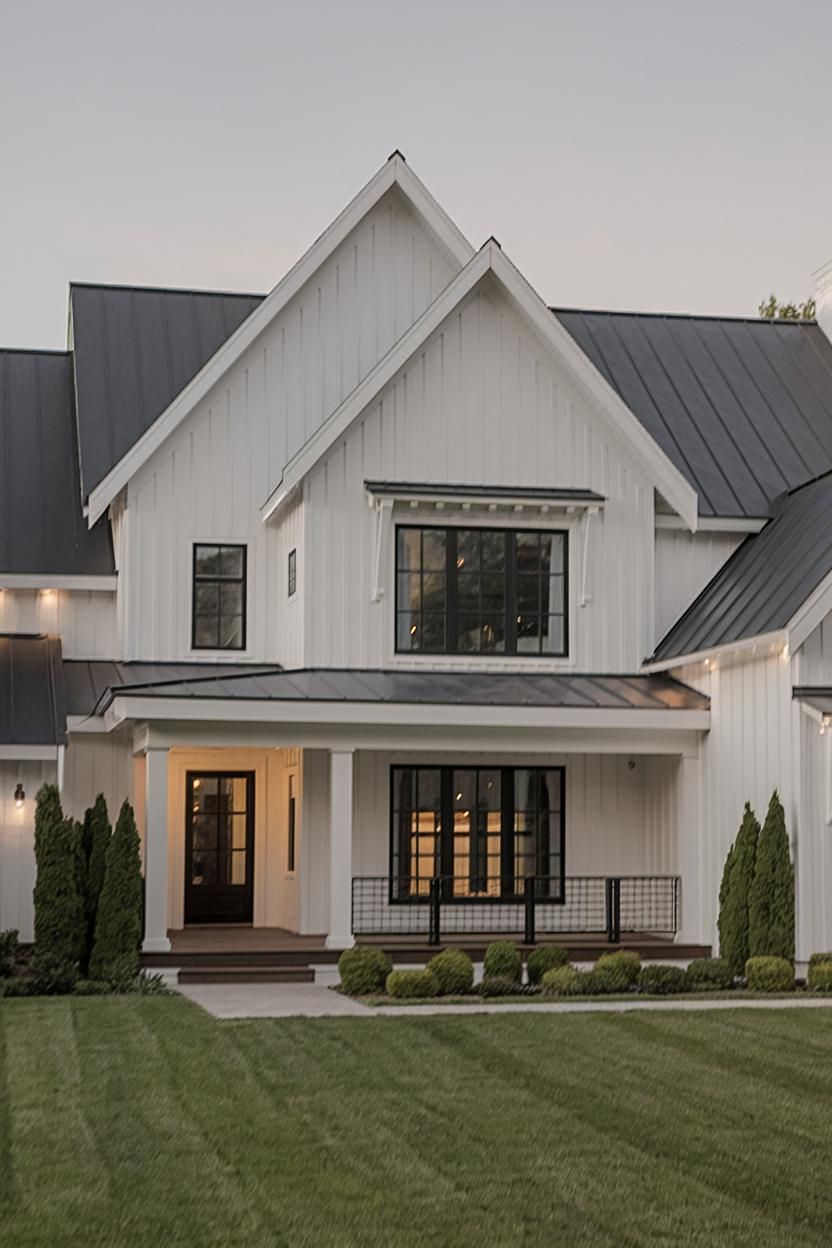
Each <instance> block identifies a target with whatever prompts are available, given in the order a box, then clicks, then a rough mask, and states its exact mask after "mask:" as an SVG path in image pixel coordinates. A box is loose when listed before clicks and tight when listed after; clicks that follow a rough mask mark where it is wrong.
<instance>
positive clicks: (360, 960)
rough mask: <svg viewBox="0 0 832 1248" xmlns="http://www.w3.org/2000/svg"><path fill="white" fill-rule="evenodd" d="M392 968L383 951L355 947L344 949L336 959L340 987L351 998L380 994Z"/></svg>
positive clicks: (367, 947)
mask: <svg viewBox="0 0 832 1248" xmlns="http://www.w3.org/2000/svg"><path fill="white" fill-rule="evenodd" d="M392 969H393V966H392V963H391V962H390V959H389V958H388V956H387V954H386V953H385V952H384V950H383V949H373V948H371V947H370V946H368V945H355V947H354V948H352V949H345V950H344V952H343V953H342V954H341V956H340V958H339V959H338V973H339V974H340V976H341V987H342V988H343V990H344V992H346V993H348V994H349V996H351V997H363V996H364V995H365V994H366V993H368V992H382V991H383V989H384V985H385V983H386V981H387V976H388V975H389V974H390V972H391V971H392Z"/></svg>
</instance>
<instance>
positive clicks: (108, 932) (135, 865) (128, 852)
mask: <svg viewBox="0 0 832 1248" xmlns="http://www.w3.org/2000/svg"><path fill="white" fill-rule="evenodd" d="M141 933H142V874H141V857H140V852H139V834H138V832H137V831H136V820H135V818H134V815H133V807H132V806H131V805H130V803H129V802H127V801H125V802H124V804H123V805H122V807H121V811H120V812H119V816H118V820H117V822H116V826H115V831H114V832H113V835H112V836H111V838H110V843H109V845H108V846H107V851H106V854H105V857H104V883H103V886H102V888H101V895H100V897H99V901H98V918H97V920H96V925H95V944H94V946H93V951H92V957H91V958H90V978H91V979H102V980H108V981H109V982H110V983H115V984H124V983H127V982H128V981H129V980H131V979H134V978H135V977H136V975H137V974H138V971H139V941H140V939H141Z"/></svg>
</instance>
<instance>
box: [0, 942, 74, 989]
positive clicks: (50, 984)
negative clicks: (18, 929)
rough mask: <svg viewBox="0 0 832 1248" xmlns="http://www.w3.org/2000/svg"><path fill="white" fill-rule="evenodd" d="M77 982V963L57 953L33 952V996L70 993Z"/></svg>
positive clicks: (12, 981)
mask: <svg viewBox="0 0 832 1248" xmlns="http://www.w3.org/2000/svg"><path fill="white" fill-rule="evenodd" d="M77 981H78V963H77V962H72V961H71V960H70V959H69V958H63V957H61V956H60V954H57V953H38V952H37V950H35V956H34V958H33V959H32V975H31V984H32V992H33V993H34V995H35V996H37V997H51V996H60V995H63V994H64V993H68V992H72V990H73V989H74V987H75V984H76V983H77ZM10 982H11V983H14V982H15V981H14V980H11V981H10Z"/></svg>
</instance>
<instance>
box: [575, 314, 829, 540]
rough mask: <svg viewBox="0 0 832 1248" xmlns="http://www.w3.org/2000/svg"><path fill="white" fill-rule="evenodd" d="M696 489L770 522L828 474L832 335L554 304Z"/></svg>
mask: <svg viewBox="0 0 832 1248" xmlns="http://www.w3.org/2000/svg"><path fill="white" fill-rule="evenodd" d="M552 311H553V312H554V314H555V315H556V316H557V318H558V320H559V321H560V322H561V324H562V325H564V326H565V328H566V329H567V330H568V331H569V333H570V334H571V335H572V337H573V338H574V339H575V341H576V342H577V343H578V345H579V346H580V347H581V348H582V349H583V351H584V352H585V353H586V355H588V356H589V358H590V359H591V360H592V362H593V364H594V365H595V366H596V368H598V369H599V371H600V372H601V373H602V374H603V376H604V377H605V378H606V379H607V381H608V382H609V383H610V385H611V386H612V387H613V388H614V389H615V390H616V391H617V392H618V393H619V394H620V396H621V398H622V399H623V400H624V402H625V403H626V404H627V406H628V407H629V408H630V410H631V411H632V412H633V413H634V414H635V415H636V416H637V417H638V419H639V420H640V421H641V423H642V424H643V425H644V426H645V428H646V429H647V430H648V432H649V433H650V434H652V436H653V437H654V438H655V440H656V441H657V442H658V444H659V446H661V448H662V449H663V450H664V451H665V453H666V454H667V455H668V456H669V458H670V459H671V460H672V461H673V463H674V464H675V465H676V466H677V468H679V470H680V471H681V472H682V473H683V474H684V476H685V477H686V478H687V480H688V481H689V482H690V484H691V485H692V486H693V488H694V489H695V490H696V491H697V493H698V495H699V511H700V514H701V515H704V516H721V517H754V518H759V517H765V516H768V515H769V514H770V513H771V508H772V505H773V504H774V502H775V500H776V499H777V498H778V497H779V496H780V495H782V494H783V492H784V491H786V490H790V489H794V488H796V487H797V486H800V485H804V484H805V483H806V482H807V481H808V480H810V479H811V478H813V477H815V476H816V475H817V474H818V473H819V472H827V471H828V470H829V469H832V342H830V341H829V339H828V338H827V337H826V335H825V334H824V333H823V331H822V330H821V329H820V327H819V326H818V325H816V324H815V323H814V322H813V321H799V322H795V321H782V320H777V321H765V320H747V319H741V318H729V317H708V316H664V315H659V314H651V313H633V312H590V311H583V310H581V309H566V308H553V309H552Z"/></svg>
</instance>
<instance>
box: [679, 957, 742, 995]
mask: <svg viewBox="0 0 832 1248" xmlns="http://www.w3.org/2000/svg"><path fill="white" fill-rule="evenodd" d="M685 986H686V988H687V990H688V992H724V991H725V990H726V989H727V988H733V987H734V972H733V971H732V970H731V967H730V965H729V963H728V962H727V960H726V959H725V958H694V959H693V961H692V962H689V963H688V967H687V970H686V971H685Z"/></svg>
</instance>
